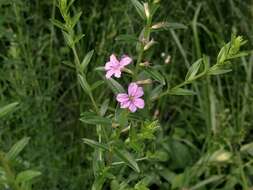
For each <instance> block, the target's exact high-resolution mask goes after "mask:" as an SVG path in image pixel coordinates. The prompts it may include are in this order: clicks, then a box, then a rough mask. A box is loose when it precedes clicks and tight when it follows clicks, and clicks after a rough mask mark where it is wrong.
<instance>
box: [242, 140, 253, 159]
mask: <svg viewBox="0 0 253 190" xmlns="http://www.w3.org/2000/svg"><path fill="white" fill-rule="evenodd" d="M240 151H241V152H247V153H248V154H249V155H251V156H253V142H252V143H248V144H245V145H243V146H242V147H241V148H240Z"/></svg>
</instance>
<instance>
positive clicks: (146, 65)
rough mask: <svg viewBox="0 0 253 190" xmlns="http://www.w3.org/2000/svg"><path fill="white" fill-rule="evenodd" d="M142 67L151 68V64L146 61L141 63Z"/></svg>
mask: <svg viewBox="0 0 253 190" xmlns="http://www.w3.org/2000/svg"><path fill="white" fill-rule="evenodd" d="M140 66H142V67H148V66H150V62H148V61H145V62H143V63H140Z"/></svg>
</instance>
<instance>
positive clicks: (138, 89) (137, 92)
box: [134, 87, 144, 98]
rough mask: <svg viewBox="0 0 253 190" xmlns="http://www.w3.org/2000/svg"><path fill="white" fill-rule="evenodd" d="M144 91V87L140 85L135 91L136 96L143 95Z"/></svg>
mask: <svg viewBox="0 0 253 190" xmlns="http://www.w3.org/2000/svg"><path fill="white" fill-rule="evenodd" d="M143 94H144V92H143V88H142V87H138V88H137V90H136V93H135V96H134V97H135V98H140V97H141V96H143Z"/></svg>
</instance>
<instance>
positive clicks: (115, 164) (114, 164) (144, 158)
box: [111, 157, 149, 166]
mask: <svg viewBox="0 0 253 190" xmlns="http://www.w3.org/2000/svg"><path fill="white" fill-rule="evenodd" d="M148 159H149V158H148V157H143V158H138V159H136V160H135V161H136V162H140V161H143V160H148ZM121 164H125V162H113V163H112V164H111V165H112V166H117V165H121Z"/></svg>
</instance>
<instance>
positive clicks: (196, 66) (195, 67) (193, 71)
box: [185, 59, 202, 81]
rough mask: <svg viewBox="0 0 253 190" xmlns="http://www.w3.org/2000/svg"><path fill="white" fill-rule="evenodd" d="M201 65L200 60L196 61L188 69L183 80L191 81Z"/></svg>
mask: <svg viewBox="0 0 253 190" xmlns="http://www.w3.org/2000/svg"><path fill="white" fill-rule="evenodd" d="M201 63H202V59H199V60H197V61H196V62H195V63H193V64H192V66H191V67H190V68H189V70H188V73H187V74H186V77H185V80H186V81H187V80H192V79H193V78H194V77H195V75H196V74H197V73H198V71H199V68H200V65H201Z"/></svg>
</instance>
